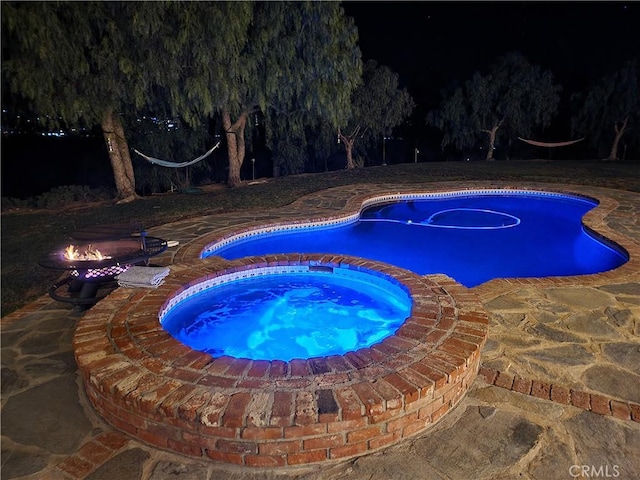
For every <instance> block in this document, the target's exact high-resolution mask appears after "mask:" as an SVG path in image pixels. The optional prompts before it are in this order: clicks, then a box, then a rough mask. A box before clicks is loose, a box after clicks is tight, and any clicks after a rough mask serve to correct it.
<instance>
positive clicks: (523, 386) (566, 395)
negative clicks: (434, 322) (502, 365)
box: [478, 366, 640, 422]
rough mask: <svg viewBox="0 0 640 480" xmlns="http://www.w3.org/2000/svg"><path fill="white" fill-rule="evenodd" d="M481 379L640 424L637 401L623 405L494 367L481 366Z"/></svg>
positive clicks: (505, 387)
mask: <svg viewBox="0 0 640 480" xmlns="http://www.w3.org/2000/svg"><path fill="white" fill-rule="evenodd" d="M478 376H479V377H482V378H483V379H484V381H485V382H486V383H487V384H489V385H494V386H496V387H500V388H504V389H506V390H511V391H513V392H517V393H522V394H524V395H531V396H533V397H536V398H541V399H542V400H550V401H552V402H555V403H562V404H564V405H572V406H574V407H577V408H581V409H582V410H587V411H589V412H593V413H597V414H599V415H607V416H613V417H616V418H619V419H621V420H632V421H634V422H640V405H639V404H637V403H633V402H621V401H620V400H616V399H614V398H610V397H605V396H604V395H600V394H597V393H589V392H585V391H583V390H576V389H573V388H566V387H562V386H560V385H555V384H552V383H548V382H543V381H540V380H531V379H528V378H524V377H521V376H520V375H514V374H512V373H509V372H502V371H500V370H495V369H493V368H489V367H485V366H481V367H480V371H479V372H478Z"/></svg>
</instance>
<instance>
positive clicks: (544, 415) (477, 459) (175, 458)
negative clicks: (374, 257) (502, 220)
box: [0, 182, 640, 480]
mask: <svg viewBox="0 0 640 480" xmlns="http://www.w3.org/2000/svg"><path fill="white" fill-rule="evenodd" d="M507 186H510V187H513V185H504V184H500V183H499V182H465V183H464V184H460V183H453V182H450V183H448V182H443V183H439V184H429V185H427V186H425V187H424V188H422V187H420V186H416V187H414V188H413V190H417V191H418V190H419V191H427V189H428V190H429V191H432V190H434V189H439V190H446V189H458V188H460V189H462V188H464V189H468V188H500V187H507ZM545 187H548V188H549V189H552V190H566V191H571V192H575V193H582V194H585V195H590V196H595V197H597V198H599V199H601V200H602V203H601V206H600V207H599V208H598V209H596V210H595V211H592V212H590V213H589V214H588V215H587V217H586V218H585V222H586V223H587V224H589V225H590V226H592V227H593V228H594V229H595V230H596V231H597V232H599V233H601V234H603V235H605V236H606V237H608V238H610V239H612V240H615V241H617V242H618V243H619V244H621V245H622V246H624V247H625V248H626V249H627V251H628V252H629V253H630V255H631V260H630V261H629V262H628V263H627V264H625V265H624V266H622V267H620V268H618V269H616V270H614V271H611V272H606V273H603V274H598V275H589V276H582V277H557V278H549V279H501V280H493V281H491V282H487V283H486V284H483V285H480V286H478V287H476V288H474V289H473V290H474V291H475V292H476V293H477V294H478V295H479V297H480V298H481V299H482V302H483V305H484V307H485V309H486V310H487V312H488V313H489V316H490V328H489V336H488V341H487V343H486V346H485V348H484V350H483V354H482V367H481V371H480V375H479V377H478V379H477V380H476V382H475V383H474V386H473V388H472V389H471V391H470V392H469V394H468V395H467V397H466V398H465V399H464V400H463V401H462V402H461V403H460V404H459V405H458V406H457V407H456V408H455V409H454V410H453V411H452V412H451V413H449V414H448V415H446V416H445V417H443V419H442V420H441V421H440V422H439V423H438V424H436V425H435V426H434V427H433V428H432V429H430V430H427V431H426V432H425V433H423V434H419V435H417V436H415V437H413V438H409V439H407V440H405V441H403V442H402V443H400V444H398V445H395V446H393V447H390V448H387V449H384V450H381V451H379V452H377V453H374V454H371V455H367V456H363V457H360V458H357V459H351V460H347V461H343V462H340V463H335V464H328V465H322V466H320V467H318V466H312V467H307V469H303V470H286V471H279V472H278V471H267V470H255V469H251V470H239V469H233V468H231V467H227V466H224V465H220V464H216V463H209V462H205V461H202V460H198V459H192V458H188V457H183V456H180V455H177V454H173V453H169V452H165V451H161V450H158V449H155V448H151V447H149V446H147V445H145V444H142V443H140V442H138V441H135V440H133V439H130V438H129V437H127V436H126V435H124V434H123V433H120V432H118V431H116V430H114V429H113V428H112V427H110V426H109V425H107V424H106V423H105V422H104V421H102V420H101V419H100V418H99V417H98V416H97V415H96V414H95V413H94V412H93V410H92V408H91V407H90V406H89V403H88V401H87V399H86V397H85V395H84V390H83V388H82V385H81V381H80V380H79V378H78V375H77V372H76V370H77V367H76V364H75V360H74V356H73V351H72V347H71V338H72V335H73V331H74V328H75V325H76V324H77V322H78V320H79V318H81V316H82V313H78V312H75V311H73V310H72V309H71V307H70V306H68V305H67V304H63V303H60V302H56V301H54V300H51V299H50V298H49V297H42V298H40V299H38V300H36V301H35V302H33V303H31V304H29V305H27V306H26V307H24V308H23V309H21V310H19V311H17V312H13V313H12V314H10V315H7V316H6V317H4V318H3V319H2V335H1V337H0V339H1V341H2V383H1V388H2V412H1V423H0V425H1V429H2V430H1V433H2V466H1V477H2V479H3V480H7V479H14V478H17V479H54V480H57V479H60V480H70V479H85V478H86V479H91V480H102V479H119V480H129V479H130V480H165V479H181V480H191V479H194V480H195V479H198V480H200V479H218V478H224V479H238V480H245V479H247V480H250V479H285V478H296V479H302V480H316V479H346V478H349V479H352V478H353V479H381V480H382V479H385V480H386V479H402V480H406V479H424V478H429V479H453V480H458V479H460V480H464V479H511V478H523V479H564V478H566V479H571V478H580V477H581V476H582V478H619V479H633V478H638V477H640V453H639V452H640V423H639V422H640V194H637V193H631V192H626V191H622V190H611V189H606V188H596V187H582V186H577V185H566V186H559V185H553V186H550V185H534V184H531V183H527V184H522V185H517V188H545ZM248 188H250V187H248ZM407 190H408V187H401V188H398V187H394V186H392V185H358V186H350V187H337V188H334V189H329V190H325V191H323V192H318V193H316V194H313V195H309V196H306V197H303V198H301V199H299V200H298V201H296V202H294V203H293V204H291V205H289V206H287V207H284V208H280V209H273V210H269V209H265V210H264V211H253V212H243V213H240V214H238V213H233V214H224V215H212V216H207V217H201V218H195V219H189V220H184V221H180V222H175V223H173V224H170V225H163V226H158V227H155V228H151V229H149V233H150V234H151V235H153V236H158V237H161V238H165V239H167V240H177V241H179V242H180V245H179V246H178V247H174V248H171V249H169V250H168V251H167V252H165V253H164V254H162V255H161V256H159V257H156V258H154V263H156V264H158V265H171V264H173V263H176V262H182V261H184V260H185V258H187V256H188V255H193V252H194V251H197V250H198V249H199V248H201V247H202V246H203V245H204V244H206V242H208V241H209V239H211V238H214V237H215V236H216V234H215V232H221V231H227V230H228V229H229V228H230V227H236V228H237V227H241V228H244V227H246V226H251V225H258V224H261V223H264V222H274V221H282V220H308V219H310V218H313V217H323V216H327V215H333V214H335V213H336V212H339V211H345V209H346V210H348V209H350V208H353V205H354V202H353V199H354V198H360V197H361V196H362V195H370V194H374V193H380V192H397V191H407Z"/></svg>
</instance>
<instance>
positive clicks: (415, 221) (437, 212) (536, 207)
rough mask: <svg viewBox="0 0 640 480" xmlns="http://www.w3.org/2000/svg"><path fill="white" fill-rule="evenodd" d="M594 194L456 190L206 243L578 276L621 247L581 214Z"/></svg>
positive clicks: (602, 265) (235, 253)
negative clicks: (333, 222) (348, 217)
mask: <svg viewBox="0 0 640 480" xmlns="http://www.w3.org/2000/svg"><path fill="white" fill-rule="evenodd" d="M596 205H597V201H595V200H592V199H588V198H584V197H578V196H572V195H561V194H551V193H545V192H530V191H517V192H508V193H503V192H496V191H490V192H483V191H477V192H472V193H468V192H460V193H458V192H456V193H448V194H442V195H430V196H425V197H424V198H418V199H413V200H401V201H394V202H392V203H389V202H387V203H385V204H380V205H374V206H371V207H369V208H366V209H365V210H363V211H362V212H361V215H360V218H359V219H357V220H356V221H353V222H349V223H343V224H340V225H338V226H323V227H308V228H300V229H296V230H289V231H283V232H280V233H269V234H260V235H255V236H247V237H246V238H242V239H239V240H237V241H233V242H230V243H227V244H225V245H221V246H215V245H213V246H211V248H208V249H207V250H206V251H205V253H204V254H203V256H210V255H219V256H221V257H223V258H226V259H236V258H241V257H245V256H253V255H265V254H276V253H334V254H344V255H355V256H359V257H364V258H369V259H372V260H378V261H382V262H386V263H390V264H393V265H396V266H399V267H402V268H406V269H408V270H411V271H413V272H415V273H418V274H420V275H425V274H430V273H445V274H447V275H449V276H450V277H452V278H454V279H455V280H457V281H458V282H460V283H462V284H463V285H465V286H467V287H474V286H476V285H479V284H481V283H484V282H486V281H488V280H491V279H493V278H509V277H548V276H564V275H584V274H592V273H599V272H604V271H607V270H611V269H614V268H616V267H618V266H620V265H622V264H624V263H625V262H626V261H627V260H628V256H627V255H626V253H625V252H624V250H623V249H622V248H620V247H618V246H616V245H613V244H612V243H606V242H605V241H603V240H601V239H599V238H597V237H596V236H595V235H594V234H592V232H590V231H589V230H588V229H586V228H585V227H584V226H583V225H582V217H583V216H584V215H585V214H586V213H587V212H588V211H589V210H591V209H593V208H594V207H595V206H596Z"/></svg>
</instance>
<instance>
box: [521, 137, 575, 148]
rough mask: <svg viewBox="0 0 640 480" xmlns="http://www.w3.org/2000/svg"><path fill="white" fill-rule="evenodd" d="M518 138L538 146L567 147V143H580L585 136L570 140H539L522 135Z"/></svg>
mask: <svg viewBox="0 0 640 480" xmlns="http://www.w3.org/2000/svg"><path fill="white" fill-rule="evenodd" d="M518 140H522V141H523V142H525V143H528V144H530V145H535V146H536V147H566V146H567V145H571V144H573V143H578V142H580V141H582V140H584V137H582V138H579V139H578V140H569V141H568V142H538V141H536V140H527V139H526V138H522V137H518Z"/></svg>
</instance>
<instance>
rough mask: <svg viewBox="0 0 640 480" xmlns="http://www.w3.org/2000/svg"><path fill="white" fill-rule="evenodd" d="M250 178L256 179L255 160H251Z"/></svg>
mask: <svg viewBox="0 0 640 480" xmlns="http://www.w3.org/2000/svg"><path fill="white" fill-rule="evenodd" d="M251 177H252V178H253V180H255V179H256V159H255V158H252V159H251Z"/></svg>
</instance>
